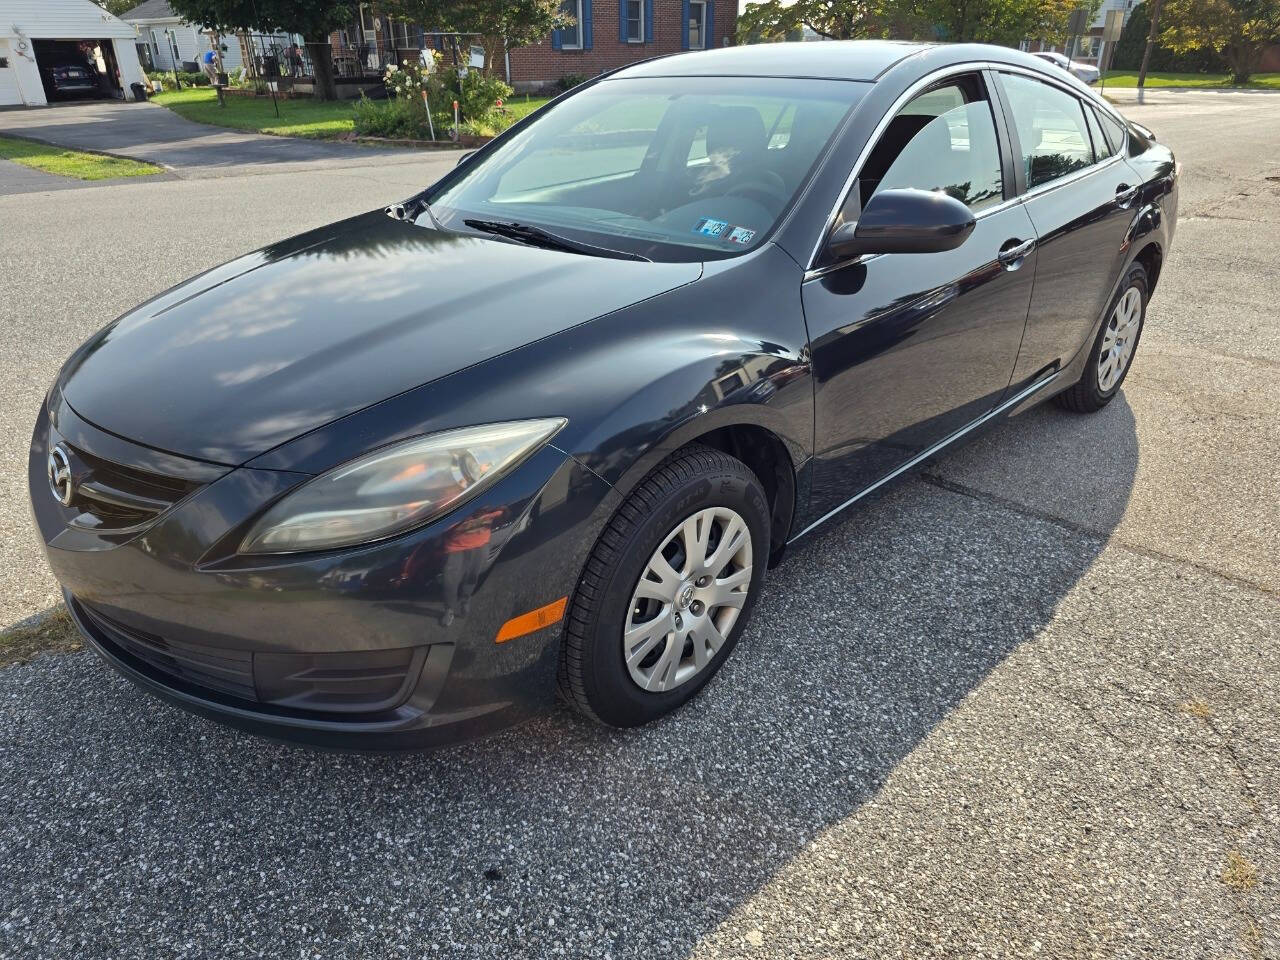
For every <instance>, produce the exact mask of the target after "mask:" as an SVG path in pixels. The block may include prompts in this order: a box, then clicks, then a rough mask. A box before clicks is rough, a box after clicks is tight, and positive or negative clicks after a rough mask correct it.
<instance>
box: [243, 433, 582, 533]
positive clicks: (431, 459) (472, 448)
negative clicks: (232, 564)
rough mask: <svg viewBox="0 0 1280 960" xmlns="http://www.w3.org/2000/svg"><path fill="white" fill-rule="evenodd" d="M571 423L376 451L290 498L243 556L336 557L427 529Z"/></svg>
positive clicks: (438, 437)
mask: <svg viewBox="0 0 1280 960" xmlns="http://www.w3.org/2000/svg"><path fill="white" fill-rule="evenodd" d="M567 422H568V421H567V420H564V419H562V418H559V417H556V418H551V419H546V420H518V421H515V422H512V423H491V424H486V425H485V426H480V427H464V428H462V429H460V430H447V431H445V432H444V433H436V434H432V435H431V436H428V437H417V438H415V439H413V440H406V441H404V442H402V443H396V444H392V445H391V446H388V447H383V448H382V449H381V450H375V451H373V453H369V454H366V455H365V456H363V457H360V458H359V459H357V460H351V461H349V462H347V463H344V464H342V465H341V466H339V467H335V468H334V469H332V470H330V471H329V472H328V473H323V474H321V475H320V476H318V477H316V478H314V479H312V480H308V481H307V482H306V483H304V484H303V485H302V486H301V487H299V488H298V489H297V490H295V491H294V492H293V493H291V494H289V495H288V496H286V497H285V498H284V499H283V500H281V501H280V502H279V503H277V504H276V505H275V506H274V507H272V508H271V509H270V510H268V511H267V512H266V513H265V514H263V516H262V519H261V520H259V521H258V522H257V523H256V524H254V526H253V529H252V530H250V531H249V533H248V535H247V536H246V537H245V538H244V542H243V543H242V544H241V545H240V552H241V553H297V552H300V551H304V550H329V549H332V548H333V547H347V546H351V545H353V544H357V543H367V542H368V541H370V540H381V539H384V538H386V537H390V536H394V535H395V534H397V533H403V532H404V531H405V530H408V529H410V528H412V527H417V526H421V525H422V524H424V523H426V522H427V521H428V520H431V519H432V518H434V517H437V516H439V515H440V514H442V513H445V512H446V511H448V510H452V509H453V508H454V507H457V506H459V505H460V504H462V503H464V502H466V501H467V500H470V499H471V498H472V497H474V496H476V495H477V494H479V493H480V492H481V491H482V490H485V489H487V488H488V487H491V486H493V484H494V483H496V482H497V480H498V479H499V478H500V477H502V476H503V475H504V474H506V473H508V472H509V471H511V470H512V469H514V468H515V467H516V466H518V465H519V464H520V462H521V461H523V460H524V459H525V458H526V457H528V456H529V455H530V454H531V453H533V452H534V451H535V450H537V449H538V448H539V447H541V446H542V445H543V444H544V443H546V442H547V441H548V440H550V439H551V438H552V437H553V436H555V434H556V433H557V432H558V431H559V430H560V429H561V428H562V427H563V426H564V425H565V424H566V423H567Z"/></svg>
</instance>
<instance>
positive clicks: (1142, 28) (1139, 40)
mask: <svg viewBox="0 0 1280 960" xmlns="http://www.w3.org/2000/svg"><path fill="white" fill-rule="evenodd" d="M1147 6H1148V4H1146V3H1139V4H1138V5H1137V6H1136V7H1134V8H1133V10H1131V11H1130V12H1129V16H1128V17H1127V18H1126V19H1125V22H1124V30H1123V31H1122V32H1121V34H1120V39H1119V40H1118V41H1117V42H1116V48H1115V52H1114V53H1113V54H1112V56H1111V69H1113V70H1135V71H1136V70H1137V69H1138V68H1139V67H1140V66H1141V65H1142V55H1143V53H1144V52H1145V51H1146V49H1147V34H1149V33H1150V32H1151V17H1150V16H1149V15H1148V12H1147ZM1160 19H1161V20H1164V13H1163V12H1161V15H1160ZM1149 68H1150V69H1151V70H1154V71H1157V72H1159V71H1166V70H1168V71H1173V72H1175V73H1222V72H1223V71H1224V70H1226V69H1227V63H1226V61H1225V60H1223V59H1222V57H1221V56H1220V55H1219V54H1218V52H1217V51H1216V50H1213V49H1210V48H1207V47H1201V48H1198V49H1195V50H1184V51H1181V52H1178V53H1175V52H1174V51H1172V50H1170V49H1169V48H1168V47H1166V46H1164V45H1163V44H1161V43H1159V42H1157V43H1156V46H1155V48H1154V49H1153V50H1152V51H1151V63H1150V65H1149Z"/></svg>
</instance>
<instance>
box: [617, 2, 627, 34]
mask: <svg viewBox="0 0 1280 960" xmlns="http://www.w3.org/2000/svg"><path fill="white" fill-rule="evenodd" d="M618 42H619V43H626V42H627V0H618Z"/></svg>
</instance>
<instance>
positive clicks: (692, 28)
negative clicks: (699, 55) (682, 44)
mask: <svg viewBox="0 0 1280 960" xmlns="http://www.w3.org/2000/svg"><path fill="white" fill-rule="evenodd" d="M706 47H707V0H689V49H690V50H705V49H706Z"/></svg>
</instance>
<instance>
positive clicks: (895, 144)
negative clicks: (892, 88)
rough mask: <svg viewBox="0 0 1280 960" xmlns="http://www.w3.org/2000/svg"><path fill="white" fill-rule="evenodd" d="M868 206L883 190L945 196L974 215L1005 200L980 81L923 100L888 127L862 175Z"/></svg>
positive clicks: (952, 83)
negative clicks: (907, 189)
mask: <svg viewBox="0 0 1280 960" xmlns="http://www.w3.org/2000/svg"><path fill="white" fill-rule="evenodd" d="M858 176H859V181H858V186H859V190H860V200H861V202H862V203H863V204H864V205H865V204H866V202H867V201H868V200H870V199H871V198H872V197H873V196H874V195H875V194H877V193H878V192H880V191H881V190H894V189H901V188H904V187H914V188H916V189H918V190H941V191H943V192H944V193H947V194H950V195H951V196H953V197H955V198H956V199H957V200H959V201H961V202H962V203H965V204H968V206H969V208H970V209H972V210H975V211H978V210H981V209H983V208H984V207H989V206H993V205H994V204H997V203H1000V201H1001V200H1003V199H1004V186H1003V182H1002V179H1001V176H1000V149H999V146H998V145H997V141H996V128H995V121H994V120H993V119H992V116H991V103H990V101H988V100H987V97H986V93H985V91H984V90H983V87H982V84H981V81H980V80H979V79H978V78H977V77H962V78H959V79H957V80H949V81H947V82H946V83H945V84H943V85H942V86H938V87H934V88H933V89H931V90H926V91H925V92H924V93H922V94H920V95H919V96H918V97H916V98H915V99H914V100H912V101H911V102H910V103H908V104H907V105H906V106H905V107H903V108H902V109H901V110H900V111H899V112H898V115H897V116H895V117H894V118H893V119H892V120H891V121H889V126H888V127H886V128H885V131H884V134H883V135H882V136H881V137H880V142H879V143H877V144H876V146H875V149H874V150H872V151H871V155H870V156H869V157H868V158H867V162H866V163H865V164H864V165H863V167H862V170H861V171H860V172H859V174H858Z"/></svg>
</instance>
